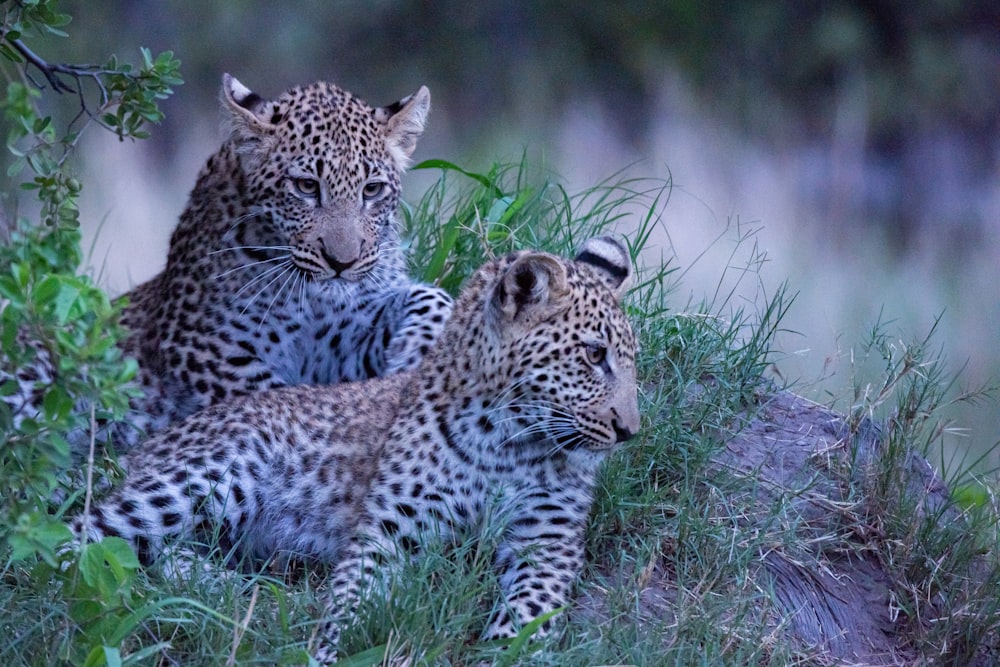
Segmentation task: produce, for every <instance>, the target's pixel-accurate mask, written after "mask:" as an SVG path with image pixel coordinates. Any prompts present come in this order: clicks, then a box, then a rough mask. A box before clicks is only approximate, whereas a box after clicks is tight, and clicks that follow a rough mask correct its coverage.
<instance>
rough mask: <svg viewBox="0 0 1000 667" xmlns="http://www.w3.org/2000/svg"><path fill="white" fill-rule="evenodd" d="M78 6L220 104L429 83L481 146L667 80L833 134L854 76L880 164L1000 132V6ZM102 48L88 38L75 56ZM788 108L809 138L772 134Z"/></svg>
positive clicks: (641, 109)
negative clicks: (241, 90)
mask: <svg viewBox="0 0 1000 667" xmlns="http://www.w3.org/2000/svg"><path fill="white" fill-rule="evenodd" d="M65 5H66V6H67V7H69V8H71V9H75V8H79V10H77V11H74V13H75V14H77V15H78V18H77V26H78V29H79V30H80V31H81V32H82V33H84V34H93V35H98V34H99V35H101V39H102V41H104V42H106V43H109V44H110V45H111V46H112V47H114V48H117V47H118V45H124V44H132V43H135V41H136V35H141V37H142V39H143V41H147V40H148V41H149V42H151V43H152V44H153V46H154V48H167V46H170V47H171V48H174V49H175V50H176V51H178V52H179V53H182V54H184V60H185V67H186V73H187V75H188V77H189V78H190V80H191V81H192V82H193V83H194V84H195V85H200V84H204V83H207V84H208V85H209V86H210V88H211V89H213V90H214V88H215V87H216V86H217V82H218V77H219V70H220V69H221V68H223V67H233V68H237V67H238V68H239V70H240V71H241V72H242V73H244V74H245V76H246V78H248V79H250V78H254V77H260V76H262V75H263V76H266V77H267V78H268V79H269V80H271V81H273V82H275V83H280V85H281V86H282V87H283V86H285V85H288V84H289V83H290V82H298V81H304V80H308V79H312V78H317V77H325V78H334V79H335V80H337V81H339V82H341V83H342V84H343V85H344V86H345V87H347V88H349V89H354V88H357V89H359V90H364V89H372V87H373V86H374V87H375V88H376V92H379V93H380V94H381V93H382V91H379V90H377V88H378V87H380V86H383V85H385V86H392V87H393V88H395V89H406V88H407V87H409V86H412V85H413V79H414V78H416V79H419V80H422V79H423V78H425V77H431V78H433V80H434V81H433V83H434V85H435V87H436V89H437V90H438V91H439V92H440V93H441V95H439V98H440V99H441V100H445V99H446V100H448V104H450V105H454V108H455V109H456V110H457V111H458V112H461V116H460V117H461V118H462V119H463V122H464V123H469V125H470V131H474V129H475V128H476V126H477V125H478V122H477V118H487V119H490V118H496V117H499V116H503V115H506V114H507V113H509V111H510V110H511V109H515V110H516V109H518V108H519V103H518V100H519V99H520V98H522V97H523V96H524V95H525V94H531V93H530V89H531V87H534V86H540V87H542V88H543V89H544V90H545V96H546V98H547V99H549V100H550V103H552V104H572V100H573V98H574V97H575V96H577V95H578V94H579V93H580V92H583V91H590V90H601V91H604V92H606V97H607V98H609V99H615V100H617V105H618V108H617V109H616V111H620V112H621V113H622V115H621V118H622V122H623V125H625V126H627V127H628V128H632V129H633V130H634V129H637V127H641V124H642V119H643V118H644V117H648V116H649V114H651V113H656V109H655V108H654V106H653V105H654V102H655V93H656V92H657V87H658V86H659V84H660V77H661V75H662V73H663V70H664V68H665V67H666V66H668V65H673V66H677V67H679V68H680V69H681V71H682V72H683V73H684V74H685V75H687V76H688V77H689V78H690V79H691V80H692V81H694V82H695V83H696V84H697V85H698V86H699V87H700V89H701V90H702V92H703V93H704V94H705V95H706V96H707V97H709V98H711V99H713V100H715V101H717V102H720V103H722V104H723V105H724V106H726V107H728V108H730V109H732V111H733V118H734V119H735V120H739V121H740V122H743V123H745V124H746V126H747V127H748V128H750V129H753V128H760V127H765V126H771V127H770V130H771V131H773V132H775V133H777V134H779V135H783V134H785V133H787V132H788V131H789V130H799V131H805V132H819V133H826V132H830V131H832V125H833V122H834V119H833V116H834V114H835V111H836V106H837V103H836V96H837V93H838V89H839V88H840V87H841V86H843V85H845V83H848V82H849V81H851V80H853V79H854V78H856V77H858V76H862V77H864V78H865V79H866V80H867V82H868V89H869V92H868V94H869V96H870V99H871V103H870V106H869V109H870V116H869V124H870V127H871V133H872V136H873V138H874V140H875V142H876V144H877V145H879V146H880V147H882V149H883V150H886V151H891V150H893V146H894V144H896V143H898V141H899V140H900V139H901V137H902V136H903V135H905V134H906V133H907V132H908V131H910V130H911V129H912V127H913V125H914V124H917V125H928V124H937V123H942V122H946V123H948V124H950V125H954V126H955V127H956V128H959V129H961V130H964V131H969V132H974V133H976V134H978V135H982V136H987V135H992V134H995V133H996V131H997V130H998V129H1000V127H998V125H1000V94H998V93H1000V80H998V77H997V76H996V72H997V52H998V46H1000V37H998V33H997V30H996V27H997V26H998V25H1000V5H997V3H995V2H991V1H989V0H974V1H970V2H957V1H954V0H916V1H914V2H907V3H898V2H888V1H880V2H879V1H877V2H858V1H857V0H832V1H830V2H823V3H817V2H812V3H800V2H791V1H789V0H786V1H784V2H774V1H768V0H753V1H750V2H741V3H701V2H693V1H690V0H686V1H685V0H668V1H665V2H654V3H650V2H644V1H642V0H624V1H622V2H615V3H604V2H583V3H579V2H573V3H570V2H565V1H559V0H536V1H534V2H531V1H526V0H514V1H512V2H505V3H469V2H464V1H462V0H425V1H423V2H402V1H401V0H379V1H378V2H362V1H360V0H346V1H344V2H338V3H337V4H336V5H330V4H329V3H326V2H323V1H322V0H307V1H305V2H299V3H296V4H295V5H294V6H277V5H275V4H274V3H270V2H265V1H264V0H245V1H242V2H232V1H231V0H206V1H204V2H199V3H198V4H197V5H196V6H193V5H191V4H190V3H187V2H183V1H181V0H167V1H153V0H107V1H105V2H101V3H90V2H83V1H82V0H75V1H74V2H66V3H65ZM89 47H90V44H89V43H88V41H86V40H81V41H79V42H77V43H76V44H75V46H74V48H76V49H87V48H89ZM991 73H992V74H993V75H992V76H991ZM387 94H389V95H390V97H391V95H393V94H397V95H398V93H387ZM387 99H388V98H387ZM775 100H777V101H779V102H783V103H784V104H785V105H786V106H787V108H788V109H790V110H791V111H790V112H789V113H790V115H791V118H790V120H791V121H792V122H793V123H794V124H795V126H798V127H795V126H793V127H788V126H786V125H785V124H783V123H782V124H780V125H774V124H773V123H772V122H771V121H772V120H773V109H774V102H775ZM637 121H638V126H637V125H636V123H637Z"/></svg>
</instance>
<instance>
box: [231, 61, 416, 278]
mask: <svg viewBox="0 0 1000 667" xmlns="http://www.w3.org/2000/svg"><path fill="white" fill-rule="evenodd" d="M223 98H224V101H225V103H226V106H227V108H228V109H229V112H230V114H231V125H232V139H233V141H234V144H235V146H236V151H237V153H238V155H239V159H240V163H241V166H242V171H243V173H244V177H245V179H246V183H245V187H244V189H243V197H244V200H245V201H246V202H248V203H249V205H248V206H247V208H248V209H249V211H250V214H251V215H253V216H259V217H260V218H263V219H264V220H265V221H266V222H268V223H270V226H271V227H272V228H273V231H274V232H275V233H276V236H277V238H276V239H275V240H274V241H272V246H279V247H282V248H283V249H285V250H287V252H288V253H289V254H290V257H291V261H292V262H293V264H294V266H295V267H296V268H298V269H299V270H300V271H301V272H303V273H304V274H305V275H307V276H309V277H311V278H314V279H316V280H325V279H329V278H341V279H344V280H347V281H357V280H360V279H362V278H363V277H364V276H365V275H366V274H367V273H368V272H369V271H370V270H371V269H372V268H373V267H374V266H375V265H376V264H377V263H378V261H379V258H380V255H381V254H382V253H383V252H385V251H386V250H387V248H386V247H385V246H386V244H390V245H391V244H393V243H396V242H397V241H396V237H395V235H394V234H393V233H391V232H392V230H389V229H388V227H389V226H390V225H392V224H393V214H394V212H395V210H396V207H397V206H398V204H399V195H400V176H401V174H402V172H403V170H404V169H405V167H406V165H407V162H408V160H409V157H410V155H411V154H412V153H413V149H414V148H415V146H416V139H417V137H419V135H420V133H421V132H422V131H423V126H424V121H425V119H426V117H427V113H428V111H429V109H430V93H429V92H428V90H427V88H425V87H422V88H421V89H420V90H419V91H418V92H417V93H415V94H414V95H411V96H409V97H406V98H404V99H402V100H400V101H399V102H397V103H396V104H394V105H392V106H389V107H384V108H373V107H370V106H368V105H367V104H365V103H364V102H362V101H361V100H359V99H358V98H356V97H354V96H353V95H351V93H349V92H347V91H345V90H342V89H340V88H338V87H337V86H335V85H333V84H330V83H326V82H319V83H315V84H312V85H309V86H305V87H300V88H293V89H292V90H290V91H288V92H286V93H284V94H283V95H281V96H280V97H278V98H276V99H274V100H264V99H262V98H261V97H260V96H259V95H257V94H256V93H254V92H252V91H250V90H249V89H248V88H246V87H245V86H243V85H242V84H241V83H240V82H239V81H237V80H236V79H234V78H233V77H231V76H228V75H226V77H225V79H224V82H223ZM388 250H394V249H393V248H389V249H388Z"/></svg>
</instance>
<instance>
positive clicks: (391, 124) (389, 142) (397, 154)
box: [375, 86, 431, 169]
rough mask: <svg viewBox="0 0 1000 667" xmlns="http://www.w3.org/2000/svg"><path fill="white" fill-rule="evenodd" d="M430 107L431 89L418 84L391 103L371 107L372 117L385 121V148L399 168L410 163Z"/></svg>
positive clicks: (403, 167)
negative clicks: (373, 109) (417, 86)
mask: <svg viewBox="0 0 1000 667" xmlns="http://www.w3.org/2000/svg"><path fill="white" fill-rule="evenodd" d="M430 110H431V91H429V90H427V86H420V90H418V91H417V92H415V93H414V94H412V95H410V96H408V97H404V98H403V99H401V100H399V101H398V102H396V103H395V104H390V105H389V106H387V107H381V108H378V109H375V119H376V120H378V121H379V122H381V123H385V144H386V147H387V148H388V149H389V154H390V155H392V158H393V160H395V161H396V164H397V165H399V168H400V169H405V168H406V167H407V166H408V165H409V164H410V156H411V155H413V151H414V149H416V147H417V139H419V138H420V135H421V134H423V132H424V123H426V122H427V114H428V113H430Z"/></svg>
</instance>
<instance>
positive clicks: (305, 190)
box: [292, 178, 319, 197]
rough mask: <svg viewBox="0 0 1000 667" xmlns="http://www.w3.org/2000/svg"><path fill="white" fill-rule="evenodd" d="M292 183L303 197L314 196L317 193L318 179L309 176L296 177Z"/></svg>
mask: <svg viewBox="0 0 1000 667" xmlns="http://www.w3.org/2000/svg"><path fill="white" fill-rule="evenodd" d="M292 184H293V185H295V189H296V191H298V193H299V194H300V195H302V196H303V197H315V196H316V195H318V194H319V181H316V180H313V179H311V178H296V179H295V180H293V181H292Z"/></svg>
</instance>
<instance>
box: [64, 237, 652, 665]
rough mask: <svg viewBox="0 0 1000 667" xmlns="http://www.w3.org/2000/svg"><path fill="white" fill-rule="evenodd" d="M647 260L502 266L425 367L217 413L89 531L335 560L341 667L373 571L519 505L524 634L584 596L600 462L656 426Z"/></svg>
mask: <svg viewBox="0 0 1000 667" xmlns="http://www.w3.org/2000/svg"><path fill="white" fill-rule="evenodd" d="M630 266H631V265H630V262H629V255H628V253H627V251H626V250H625V248H624V247H623V246H622V245H621V244H620V243H618V242H617V241H616V240H614V239H610V238H607V237H601V238H597V239H591V240H590V241H588V242H587V243H586V244H585V245H584V247H583V248H582V250H581V252H580V254H579V255H578V256H577V258H576V260H575V261H571V260H567V259H563V258H560V257H556V256H554V255H550V254H547V253H542V252H531V251H522V252H519V253H514V254H512V255H509V256H506V257H503V258H501V259H497V260H494V261H492V262H490V263H488V264H486V265H485V266H484V267H482V268H481V269H480V270H478V271H477V272H476V273H475V274H474V275H473V276H472V278H470V280H469V282H468V285H467V286H466V287H465V289H464V290H463V292H462V294H461V296H460V297H459V301H458V303H457V305H456V307H455V312H454V314H453V315H452V317H451V319H450V320H449V322H448V324H447V325H446V327H445V330H444V332H443V333H442V335H441V337H440V338H439V340H438V341H437V343H436V344H435V346H434V347H432V349H431V350H430V351H429V352H428V353H427V355H426V356H425V357H424V359H423V361H422V362H421V364H420V365H419V366H418V367H417V368H416V369H415V370H412V371H408V372H404V373H400V374H397V375H394V376H390V377H386V378H377V379H373V380H369V381H366V382H362V383H354V384H343V385H336V386H330V387H291V388H285V389H281V390H276V391H270V392H263V393H259V394H255V395H252V396H247V397H245V398H243V399H242V400H238V401H234V402H231V403H228V404H225V405H219V406H215V407H212V408H209V409H207V410H205V411H202V412H199V413H197V414H195V415H193V416H191V417H189V418H188V419H186V420H185V421H183V422H181V423H180V424H177V425H175V426H173V427H171V428H169V429H167V430H165V431H163V432H162V433H160V434H158V435H156V436H154V437H153V438H152V439H151V440H150V441H149V442H147V443H146V444H145V445H144V446H143V447H141V448H138V449H136V450H134V451H133V452H132V453H130V454H129V455H128V456H127V457H126V459H127V460H128V463H127V465H126V467H127V469H128V470H129V471H130V472H129V475H128V476H127V477H126V479H125V481H124V485H123V486H121V487H120V488H118V489H116V490H115V491H114V492H113V493H112V494H111V495H110V496H109V497H108V498H107V499H105V500H104V501H103V502H102V503H101V504H99V505H97V506H96V507H94V508H93V509H92V510H91V512H90V513H89V514H88V515H86V516H80V517H77V518H76V519H74V521H73V524H72V528H73V530H74V532H75V534H76V535H78V536H81V537H82V536H83V535H84V534H86V535H87V536H88V537H89V538H91V539H97V538H102V537H105V536H109V535H117V536H120V537H123V538H125V539H126V540H128V541H129V542H130V543H131V544H132V546H133V547H134V548H135V549H136V551H137V552H138V553H139V555H140V558H141V559H142V560H143V561H144V562H146V563H149V562H151V561H153V560H155V559H156V557H157V556H159V555H160V554H161V553H162V551H163V549H164V548H166V547H167V545H168V544H171V542H173V541H174V540H177V539H181V540H183V539H185V538H192V537H197V536H198V534H199V532H200V531H204V530H207V531H208V532H209V534H212V533H213V532H216V531H217V533H218V534H221V536H222V537H223V538H224V540H225V541H226V542H227V543H231V544H235V545H238V546H239V547H240V548H241V549H242V550H243V551H244V553H247V554H249V555H252V556H256V557H262V558H269V557H273V556H275V555H293V556H296V557H305V558H307V559H314V560H318V561H320V562H323V563H326V564H329V565H330V566H332V573H331V579H330V589H331V599H330V603H329V604H328V605H327V607H326V610H325V617H324V621H323V626H322V631H321V637H322V638H323V640H322V646H321V648H320V651H319V658H320V660H321V661H330V660H333V659H334V658H335V656H336V646H337V643H338V641H339V635H340V630H341V627H342V626H343V625H344V624H347V623H350V622H351V621H352V619H353V616H354V612H355V611H356V608H357V603H358V599H359V594H360V592H361V586H362V581H368V582H371V581H372V579H373V577H372V575H373V574H374V573H375V571H376V570H377V569H378V568H380V567H383V565H381V564H385V565H384V566H385V567H392V564H393V563H398V562H399V560H400V559H402V558H406V557H408V555H410V554H412V553H414V552H418V551H419V550H420V545H421V542H422V540H424V539H427V538H428V537H431V538H432V539H441V538H445V539H447V538H449V537H452V536H455V535H457V534H460V533H462V532H464V531H468V530H475V529H476V528H477V527H478V528H482V524H483V522H484V520H485V519H486V517H488V516H495V513H491V512H490V509H491V508H493V509H496V508H497V507H501V508H503V511H502V512H501V514H502V515H504V517H505V527H504V529H503V537H502V540H501V543H500V546H499V548H498V551H497V555H496V562H495V567H496V569H497V573H498V578H499V581H500V585H501V587H502V589H503V594H504V603H503V605H502V606H501V607H500V608H499V609H498V610H497V611H496V613H495V614H494V618H493V620H492V621H491V623H490V626H489V627H488V628H487V630H486V632H485V633H484V637H485V638H486V639H491V638H498V637H510V636H514V635H515V634H516V633H517V632H518V630H519V628H520V627H523V625H524V624H525V623H528V622H530V621H531V620H532V619H535V618H538V617H539V616H541V615H544V614H546V613H548V612H550V611H552V610H554V609H557V608H559V607H561V606H563V605H564V604H565V603H566V601H567V598H568V594H569V590H570V588H571V586H572V585H573V582H574V581H575V579H576V578H577V576H578V575H579V573H580V570H581V567H582V564H583V558H584V531H585V526H586V522H587V518H588V513H589V510H590V506H591V501H592V498H593V485H594V477H595V474H596V471H597V468H598V466H599V465H600V463H601V461H603V460H604V459H605V458H606V457H607V455H608V453H609V452H610V451H611V450H612V449H613V448H614V447H615V445H616V444H617V443H619V442H622V441H624V440H627V439H628V438H630V437H631V436H632V435H634V434H635V433H636V431H637V430H638V428H639V411H638V404H637V389H636V369H635V350H636V344H635V339H634V337H633V333H632V329H631V327H630V325H629V322H628V320H627V318H626V316H625V314H624V312H623V311H622V309H621V307H620V305H619V300H620V298H621V296H622V293H623V291H624V285H625V283H626V282H627V278H628V277H629V274H630ZM171 548H174V547H172V546H171ZM547 629H548V623H547V622H546V624H545V626H544V628H543V631H544V630H547Z"/></svg>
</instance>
